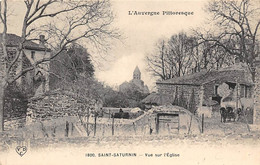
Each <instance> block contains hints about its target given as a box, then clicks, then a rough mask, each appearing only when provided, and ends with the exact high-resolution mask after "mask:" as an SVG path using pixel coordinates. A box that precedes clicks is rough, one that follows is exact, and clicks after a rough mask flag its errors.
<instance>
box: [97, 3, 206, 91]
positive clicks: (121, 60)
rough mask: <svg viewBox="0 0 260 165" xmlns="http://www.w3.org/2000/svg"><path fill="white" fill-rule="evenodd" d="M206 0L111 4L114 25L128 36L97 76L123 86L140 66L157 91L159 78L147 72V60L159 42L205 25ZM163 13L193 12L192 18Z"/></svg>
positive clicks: (107, 81)
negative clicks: (143, 14) (139, 13)
mask: <svg viewBox="0 0 260 165" xmlns="http://www.w3.org/2000/svg"><path fill="white" fill-rule="evenodd" d="M204 5H205V1H198V0H193V1H177V0H173V1H160V2H159V1H112V8H113V11H114V13H115V14H116V20H115V22H114V26H115V27H117V28H119V30H120V31H121V32H122V36H123V37H125V38H124V39H123V41H122V43H118V44H116V46H114V47H113V48H112V50H111V51H110V53H109V54H110V55H111V56H113V57H114V58H113V60H111V61H107V62H106V64H105V65H104V66H103V67H101V69H100V70H98V71H96V77H97V78H98V79H99V80H100V81H103V82H105V83H106V84H108V85H111V86H115V85H120V84H121V83H122V82H124V81H129V80H131V79H132V74H133V71H134V68H135V67H136V66H138V67H139V68H140V70H141V73H142V80H143V81H144V83H145V84H147V85H148V87H149V89H150V90H155V82H156V78H155V77H153V76H152V75H151V73H150V72H148V71H147V63H146V61H145V57H146V56H147V55H149V54H151V53H152V52H153V51H154V49H155V44H156V43H157V42H158V40H159V39H162V38H170V36H171V35H174V34H177V33H178V32H181V31H185V32H188V31H189V30H190V29H191V28H197V27H200V26H202V24H203V22H204V21H205V12H204V11H203V7H204ZM129 11H147V12H149V11H155V12H160V15H159V16H141V15H129V13H128V12H129ZM162 11H184V12H185V11H187V12H194V15H192V16H180V15H179V16H173V15H170V16H166V15H162Z"/></svg>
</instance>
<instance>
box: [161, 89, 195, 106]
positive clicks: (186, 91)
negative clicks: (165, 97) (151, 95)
mask: <svg viewBox="0 0 260 165" xmlns="http://www.w3.org/2000/svg"><path fill="white" fill-rule="evenodd" d="M157 88H158V92H159V93H164V94H169V95H172V96H173V97H174V98H175V97H176V96H177V97H178V98H180V96H181V94H182V92H183V97H184V98H185V100H187V101H189V99H190V97H191V94H192V91H193V90H194V95H195V103H196V105H198V104H199V95H200V86H196V85H168V84H157ZM176 92H177V93H176Z"/></svg>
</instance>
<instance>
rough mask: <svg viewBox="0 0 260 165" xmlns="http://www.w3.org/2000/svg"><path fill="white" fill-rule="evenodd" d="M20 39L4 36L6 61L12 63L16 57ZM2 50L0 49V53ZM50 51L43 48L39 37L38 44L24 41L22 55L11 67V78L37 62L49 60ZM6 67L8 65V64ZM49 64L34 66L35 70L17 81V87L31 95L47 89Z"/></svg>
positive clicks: (43, 41) (41, 38) (42, 41)
mask: <svg viewBox="0 0 260 165" xmlns="http://www.w3.org/2000/svg"><path fill="white" fill-rule="evenodd" d="M1 39H2V34H0V40H1ZM21 40H22V38H21V37H19V36H17V35H15V34H7V35H6V47H7V54H8V61H9V62H10V61H12V60H13V59H14V58H15V57H16V52H17V49H18V47H19V44H20V43H21ZM0 53H3V50H2V49H1V52H0ZM50 54H51V50H50V49H48V48H46V46H45V37H44V36H43V35H40V38H39V44H37V43H35V42H32V41H25V42H24V44H23V50H22V54H21V55H20V56H19V59H18V60H17V62H16V63H15V65H14V66H13V67H12V70H11V76H15V75H16V74H17V73H19V72H21V71H23V70H25V69H27V68H29V67H32V66H33V65H34V64H35V63H36V62H37V61H39V60H41V59H43V58H49V57H50ZM7 65H10V64H9V63H8V64H7ZM48 71H49V62H44V63H41V64H39V65H37V66H36V69H34V70H31V71H29V72H26V73H25V74H23V75H22V76H21V77H20V78H19V79H17V81H16V82H17V85H18V86H20V87H22V89H23V90H25V91H30V92H31V94H32V95H34V94H35V93H42V92H44V91H45V90H48V89H49V72H48Z"/></svg>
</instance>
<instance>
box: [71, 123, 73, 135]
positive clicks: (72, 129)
mask: <svg viewBox="0 0 260 165" xmlns="http://www.w3.org/2000/svg"><path fill="white" fill-rule="evenodd" d="M73 133H74V124H73V123H71V136H73Z"/></svg>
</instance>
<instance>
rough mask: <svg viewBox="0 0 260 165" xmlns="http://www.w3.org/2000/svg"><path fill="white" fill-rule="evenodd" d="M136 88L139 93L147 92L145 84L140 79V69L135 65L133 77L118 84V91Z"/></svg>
mask: <svg viewBox="0 0 260 165" xmlns="http://www.w3.org/2000/svg"><path fill="white" fill-rule="evenodd" d="M129 89H130V90H137V91H139V92H141V93H149V89H148V87H147V85H144V81H143V80H142V79H141V71H140V70H139V68H138V66H136V68H135V70H134V72H133V79H132V80H131V81H130V82H124V83H122V84H121V85H120V86H119V91H120V92H127V90H129Z"/></svg>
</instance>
